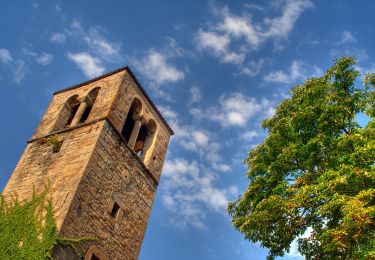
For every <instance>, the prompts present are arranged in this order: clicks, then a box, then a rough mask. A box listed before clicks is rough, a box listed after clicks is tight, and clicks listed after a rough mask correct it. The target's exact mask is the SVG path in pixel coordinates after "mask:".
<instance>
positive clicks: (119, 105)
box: [108, 72, 170, 180]
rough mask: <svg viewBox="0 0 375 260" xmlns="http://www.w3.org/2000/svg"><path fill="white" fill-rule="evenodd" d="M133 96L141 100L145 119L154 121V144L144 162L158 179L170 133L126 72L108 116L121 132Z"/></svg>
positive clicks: (142, 113)
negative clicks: (155, 130)
mask: <svg viewBox="0 0 375 260" xmlns="http://www.w3.org/2000/svg"><path fill="white" fill-rule="evenodd" d="M134 98H137V99H139V100H140V101H141V103H142V112H141V115H142V116H143V117H144V118H145V119H146V121H148V120H150V119H152V120H154V121H155V122H156V126H157V133H156V136H155V138H154V144H153V145H152V146H151V148H150V149H149V150H148V152H147V153H146V156H145V159H144V164H145V165H146V167H147V168H148V169H149V170H150V171H151V172H152V173H153V175H154V176H155V178H156V179H157V180H159V179H160V174H161V170H162V168H163V163H164V159H165V155H166V152H167V148H168V143H169V138H170V133H169V131H168V130H167V128H166V127H165V125H164V123H163V122H162V120H161V119H160V118H159V116H158V115H157V113H156V111H155V110H154V108H153V107H152V106H151V105H150V104H149V103H148V102H147V100H146V99H145V98H144V96H143V94H142V93H141V91H140V90H139V88H138V86H137V84H136V82H134V80H133V79H132V77H131V75H130V74H129V73H128V72H126V73H125V74H124V77H123V81H122V84H121V85H120V87H119V88H118V93H117V95H116V98H115V99H114V101H113V105H112V107H111V111H110V113H109V115H108V118H109V120H111V122H112V123H113V125H114V127H115V128H116V129H117V131H119V132H120V133H121V130H122V127H123V124H124V122H125V119H126V116H127V114H128V111H129V109H130V105H131V104H132V102H133V100H134Z"/></svg>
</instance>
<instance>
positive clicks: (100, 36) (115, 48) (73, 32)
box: [66, 19, 122, 63]
mask: <svg viewBox="0 0 375 260" xmlns="http://www.w3.org/2000/svg"><path fill="white" fill-rule="evenodd" d="M66 33H67V34H68V35H70V36H72V37H74V38H76V39H79V40H82V39H83V42H84V43H86V45H87V47H88V48H89V49H90V51H91V53H93V54H94V56H96V57H97V59H99V58H100V59H101V60H104V61H106V62H112V63H113V62H118V61H121V60H122V57H121V54H120V44H119V43H115V42H110V41H109V40H108V39H106V37H105V34H106V31H105V30H104V29H103V28H102V27H100V26H93V27H90V28H89V29H88V30H85V29H84V27H83V26H82V24H81V22H80V21H79V20H76V19H75V20H73V22H72V24H71V27H70V28H69V29H67V30H66Z"/></svg>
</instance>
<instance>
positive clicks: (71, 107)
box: [52, 95, 80, 131]
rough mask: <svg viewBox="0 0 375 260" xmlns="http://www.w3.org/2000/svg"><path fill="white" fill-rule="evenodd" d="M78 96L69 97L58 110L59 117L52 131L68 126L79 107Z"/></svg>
mask: <svg viewBox="0 0 375 260" xmlns="http://www.w3.org/2000/svg"><path fill="white" fill-rule="evenodd" d="M79 104H80V102H79V100H78V95H74V96H71V97H70V98H68V100H67V101H66V102H65V104H64V106H63V107H62V109H61V110H60V113H59V116H58V118H57V120H56V123H55V125H54V127H53V129H52V130H53V131H56V130H60V129H63V128H65V127H67V126H68V125H70V124H71V123H72V121H73V118H74V116H75V115H76V113H77V111H78V107H79Z"/></svg>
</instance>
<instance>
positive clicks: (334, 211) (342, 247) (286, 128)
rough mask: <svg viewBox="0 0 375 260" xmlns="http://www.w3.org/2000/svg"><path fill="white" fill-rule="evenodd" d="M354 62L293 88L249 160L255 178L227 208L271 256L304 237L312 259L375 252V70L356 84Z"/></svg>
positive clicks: (302, 244) (303, 248)
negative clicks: (363, 120)
mask: <svg viewBox="0 0 375 260" xmlns="http://www.w3.org/2000/svg"><path fill="white" fill-rule="evenodd" d="M354 65H355V60H354V59H353V58H351V57H342V58H340V59H338V60H336V62H335V64H334V65H333V66H332V67H331V68H329V69H328V70H327V72H326V73H325V75H323V76H322V77H320V78H311V79H308V80H307V81H305V82H304V83H303V84H301V85H299V86H296V87H294V88H292V89H291V96H290V98H288V99H286V100H284V101H283V102H281V104H279V105H278V106H277V108H276V111H275V114H274V116H273V117H272V118H269V119H267V120H265V121H263V123H262V127H263V128H264V129H266V130H267V131H268V136H267V137H266V138H265V140H264V142H263V143H262V144H260V145H258V146H256V147H255V148H253V149H252V150H251V151H250V152H249V156H248V158H247V159H246V160H245V162H246V163H247V164H248V166H249V170H248V172H247V176H248V178H249V180H250V184H249V186H248V188H247V190H246V191H245V193H244V194H243V195H242V196H241V197H240V198H239V199H238V200H237V201H235V202H233V203H229V206H228V212H229V214H230V215H231V217H232V223H233V225H234V227H235V228H236V229H237V230H239V231H240V232H242V233H243V234H244V235H245V238H246V239H248V240H250V241H252V242H260V243H261V245H262V246H263V247H267V248H269V250H270V251H269V255H268V259H274V258H275V257H276V256H282V255H284V254H285V253H286V252H288V251H289V250H290V246H291V243H292V242H293V240H295V239H298V238H299V239H298V249H299V252H300V253H301V254H302V255H304V256H305V257H306V258H307V259H375V232H374V230H375V223H374V220H375V120H374V117H375V91H374V86H375V74H368V75H366V77H365V80H364V86H363V87H356V86H355V85H356V84H357V81H358V78H359V72H358V71H357V70H355V68H354ZM362 112H363V113H365V114H366V115H367V117H369V119H370V122H369V123H368V124H367V126H366V127H364V128H361V127H360V126H359V125H358V123H357V122H356V119H355V117H356V115H357V114H358V113H362ZM307 230H309V231H311V232H309V237H307V238H301V235H303V234H304V233H305V232H306V231H307Z"/></svg>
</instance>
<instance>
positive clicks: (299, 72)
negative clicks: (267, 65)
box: [263, 60, 323, 84]
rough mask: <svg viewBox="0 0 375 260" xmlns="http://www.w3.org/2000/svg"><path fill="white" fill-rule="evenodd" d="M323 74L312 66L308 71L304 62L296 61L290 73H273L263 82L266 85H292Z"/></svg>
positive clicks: (281, 71)
mask: <svg viewBox="0 0 375 260" xmlns="http://www.w3.org/2000/svg"><path fill="white" fill-rule="evenodd" d="M322 73H323V71H322V70H321V69H320V68H319V67H317V66H312V67H311V68H308V69H307V68H306V65H305V64H304V63H303V62H302V61H300V60H294V61H292V64H291V66H290V68H289V70H288V71H283V70H276V71H271V72H269V73H268V74H267V75H265V76H264V77H263V80H264V82H266V83H281V84H290V83H295V82H296V81H303V80H306V79H307V78H311V77H317V76H320V75H321V74H322Z"/></svg>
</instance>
